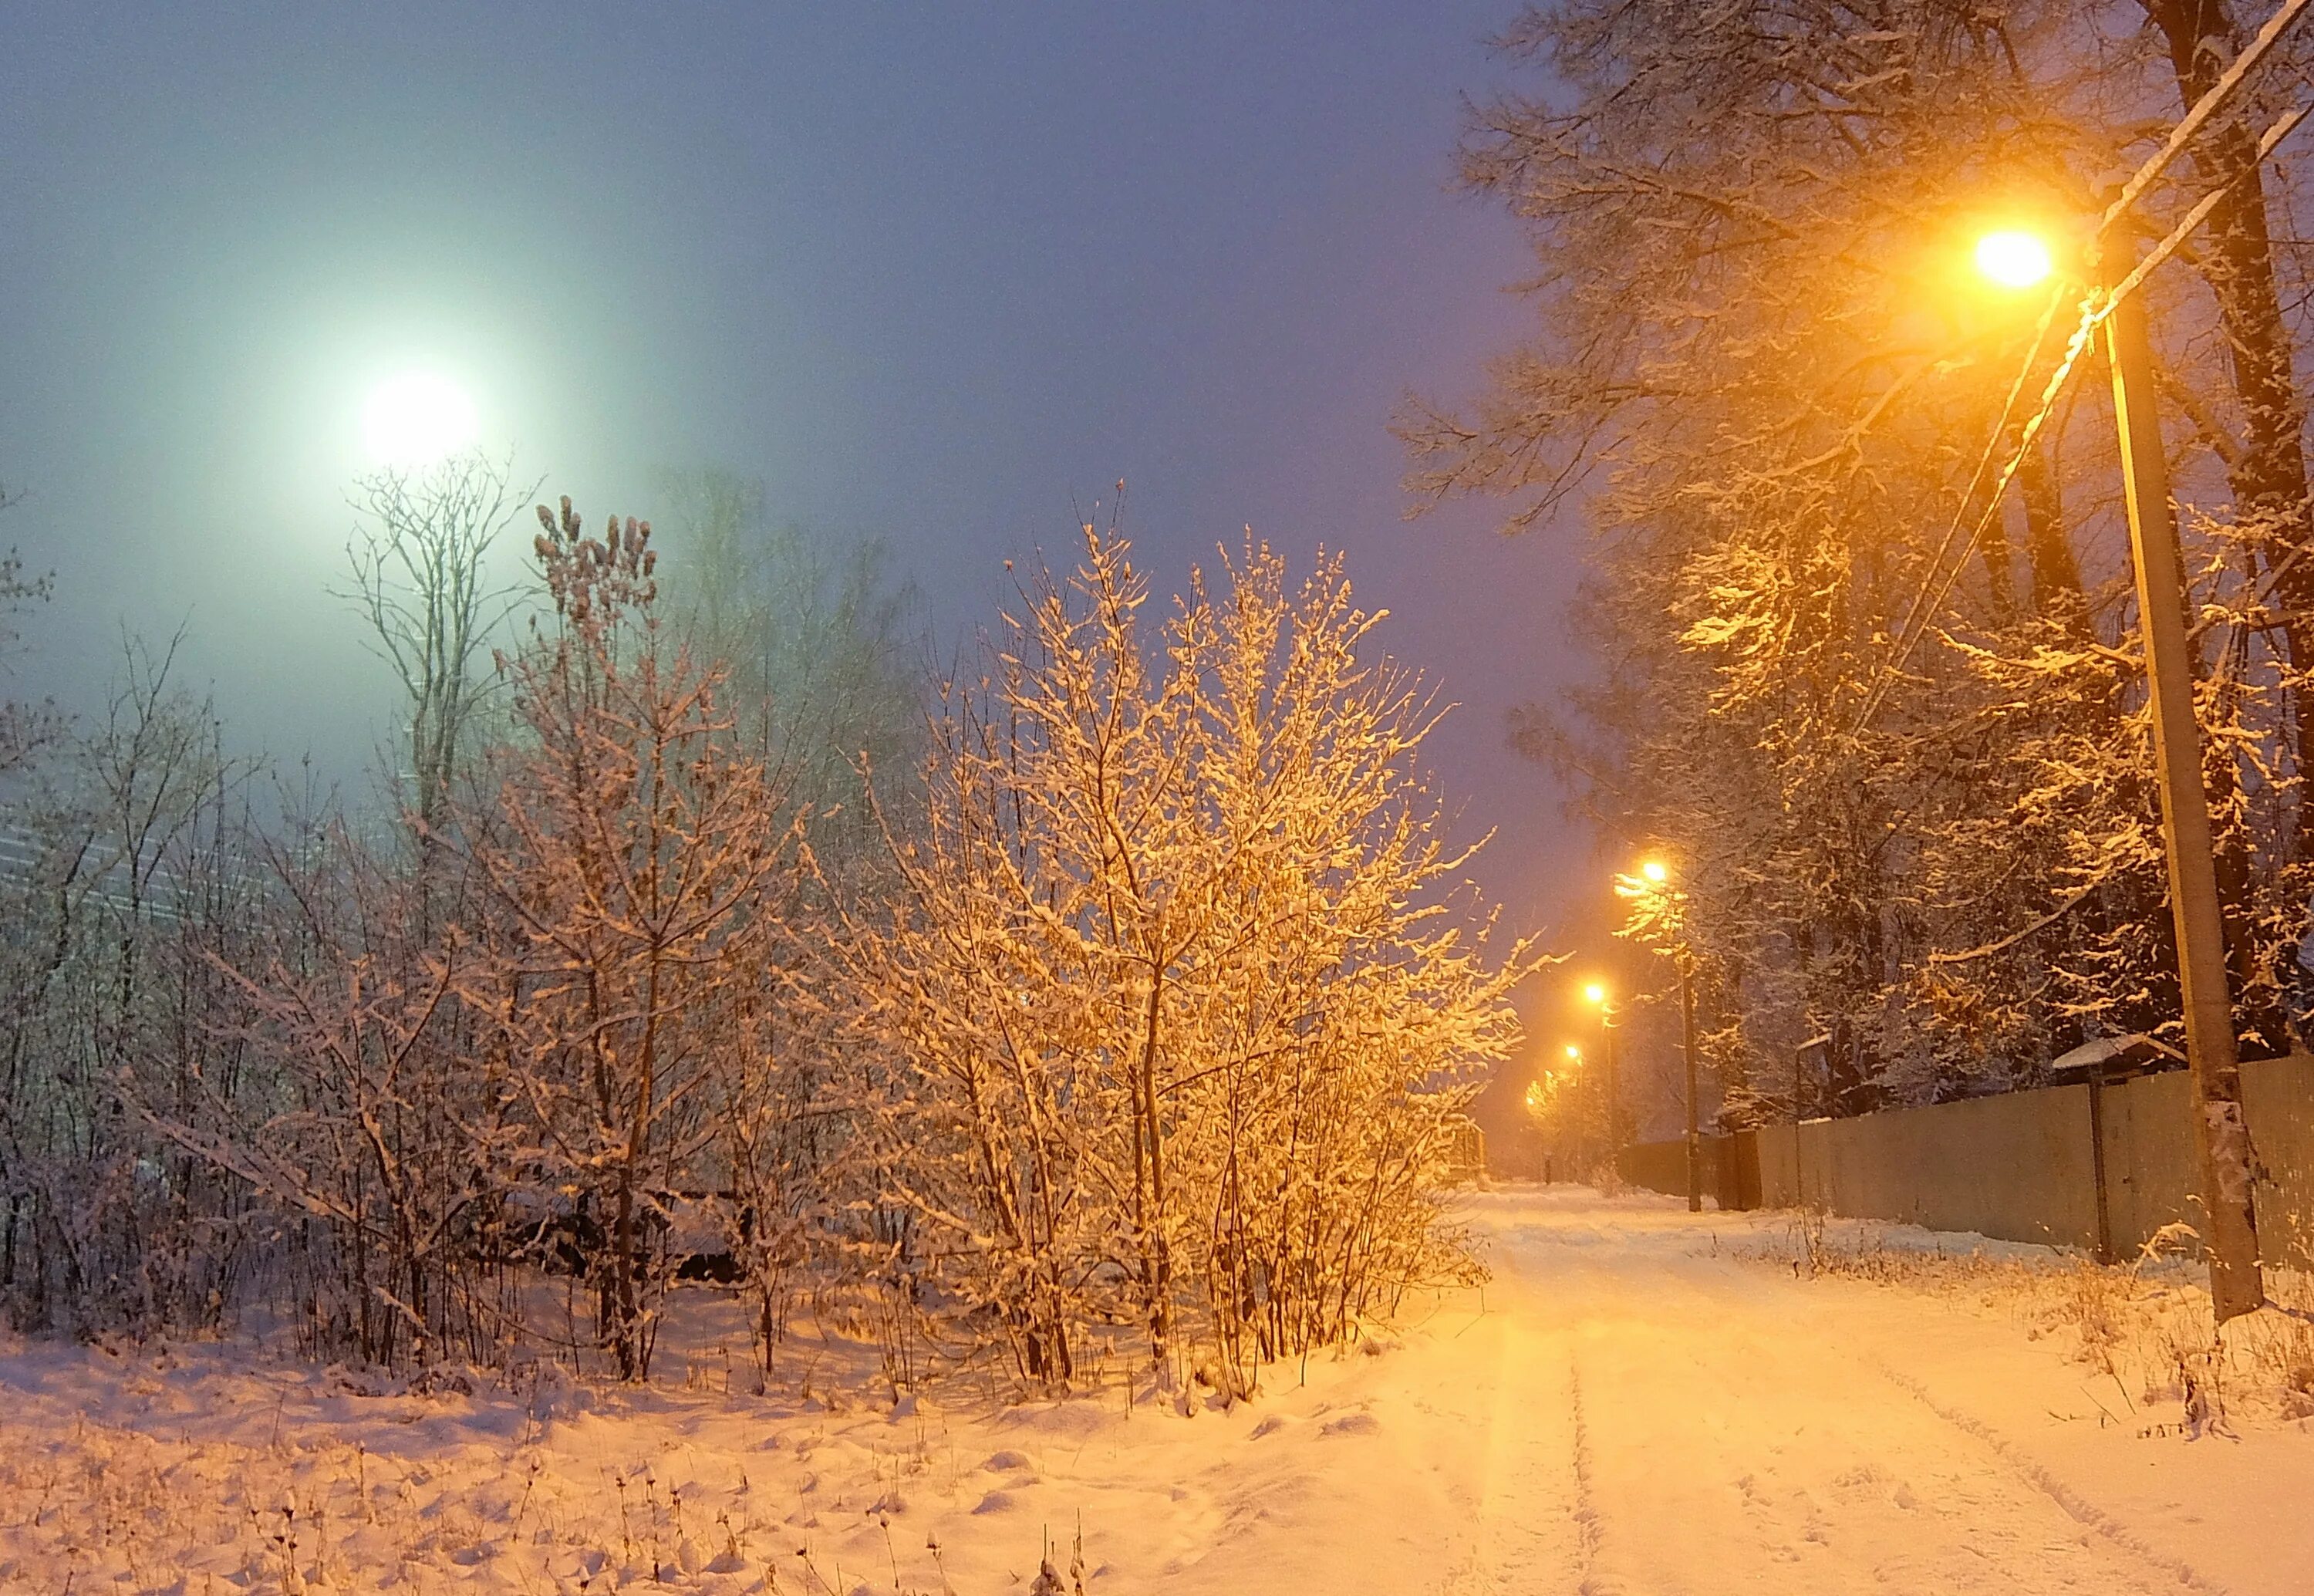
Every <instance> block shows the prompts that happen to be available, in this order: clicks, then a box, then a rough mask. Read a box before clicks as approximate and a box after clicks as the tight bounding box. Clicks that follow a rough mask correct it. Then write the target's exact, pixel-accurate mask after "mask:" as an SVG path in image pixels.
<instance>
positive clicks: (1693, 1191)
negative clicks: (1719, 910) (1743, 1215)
mask: <svg viewBox="0 0 2314 1596" xmlns="http://www.w3.org/2000/svg"><path fill="white" fill-rule="evenodd" d="M1615 894H1616V895H1617V896H1619V897H1622V898H1630V899H1638V900H1639V902H1640V907H1641V908H1642V910H1643V911H1644V912H1645V913H1646V915H1647V921H1646V923H1647V929H1648V930H1649V931H1651V932H1652V933H1653V934H1654V935H1653V938H1652V939H1653V940H1654V941H1655V942H1656V946H1657V948H1658V950H1659V951H1661V952H1663V953H1664V954H1665V957H1668V958H1669V959H1670V960H1671V962H1672V967H1673V968H1674V969H1675V970H1677V971H1678V972H1679V1027H1680V1049H1681V1053H1682V1054H1683V1057H1684V1060H1685V1063H1686V1065H1687V1211H1688V1212H1690V1213H1700V1212H1703V1132H1702V1128H1701V1123H1700V1119H1699V1118H1698V1114H1697V1108H1696V1060H1695V959H1694V957H1693V956H1692V955H1691V954H1690V953H1689V951H1688V948H1687V937H1686V933H1685V929H1684V926H1683V920H1684V916H1683V914H1682V913H1681V912H1680V903H1679V899H1678V895H1676V894H1675V893H1674V891H1673V890H1672V889H1671V867H1670V866H1669V865H1666V864H1665V863H1664V861H1663V860H1659V859H1650V860H1642V861H1641V862H1640V865H1639V873H1638V876H1636V877H1631V876H1619V877H1616V878H1615ZM1665 933H1670V939H1669V940H1668V942H1667V943H1666V942H1665V940H1664V937H1665Z"/></svg>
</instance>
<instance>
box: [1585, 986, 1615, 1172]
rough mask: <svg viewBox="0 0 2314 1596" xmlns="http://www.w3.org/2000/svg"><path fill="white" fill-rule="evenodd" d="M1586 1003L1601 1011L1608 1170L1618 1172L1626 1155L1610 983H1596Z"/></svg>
mask: <svg viewBox="0 0 2314 1596" xmlns="http://www.w3.org/2000/svg"><path fill="white" fill-rule="evenodd" d="M1583 1001H1585V1002H1586V1003H1588V1004H1590V1005H1591V1006H1592V1007H1593V1008H1594V1009H1596V1010H1599V1037H1600V1041H1601V1044H1602V1045H1603V1046H1604V1047H1605V1048H1606V1050H1607V1076H1606V1080H1605V1083H1604V1084H1605V1087H1606V1093H1607V1167H1608V1168H1611V1169H1614V1168H1617V1163H1616V1160H1617V1159H1618V1157H1619V1156H1620V1155H1621V1152H1622V1151H1623V1141H1622V1127H1621V1124H1618V1123H1617V1121H1618V1119H1619V1118H1620V1116H1621V1115H1620V1111H1621V1107H1622V1096H1623V1093H1622V1073H1621V1060H1620V1059H1619V1058H1618V1057H1617V1056H1616V1051H1617V1050H1616V1047H1615V1018H1614V1017H1615V1006H1614V1004H1613V1003H1612V1002H1611V1001H1609V1000H1608V992H1607V987H1606V983H1604V982H1599V981H1593V982H1590V983H1586V984H1585V986H1584V988H1583Z"/></svg>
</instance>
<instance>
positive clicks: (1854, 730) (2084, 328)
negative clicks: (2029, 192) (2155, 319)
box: [1847, 0, 2314, 738]
mask: <svg viewBox="0 0 2314 1596" xmlns="http://www.w3.org/2000/svg"><path fill="white" fill-rule="evenodd" d="M2310 7H2314V0H2283V4H2282V5H2281V6H2280V7H2279V8H2277V9H2276V10H2275V12H2274V14H2273V15H2272V16H2271V17H2268V18H2267V19H2266V22H2265V26H2264V27H2263V28H2261V29H2259V30H2258V32H2257V37H2256V38H2255V39H2253V40H2251V41H2250V42H2249V44H2248V45H2247V46H2246V47H2244V48H2243V49H2242V52H2241V53H2240V54H2239V55H2238V56H2236V57H2234V59H2233V61H2232V62H2231V63H2230V65H2229V66H2227V67H2226V70H2225V71H2224V72H2223V73H2222V74H2221V75H2220V76H2219V78H2218V81H2217V82H2216V83H2214V84H2211V85H2210V88H2209V91H2208V92H2207V93H2204V95H2203V96H2202V97H2201V98H2200V99H2199V100H2197V101H2195V102H2194V104H2193V106H2192V107H2191V108H2190V109H2189V110H2187V111H2186V115H2185V116H2184V117H2183V118H2182V119H2180V120H2179V121H2178V123H2177V126H2176V127H2175V128H2171V129H2170V130H2169V135H2168V137H2167V138H2165V139H2164V140H2163V141H2162V143H2161V147H2160V148H2159V149H2157V150H2156V151H2154V153H2153V154H2151V156H2149V157H2147V159H2146V160H2145V161H2144V163H2142V164H2141V165H2140V166H2139V167H2138V169H2137V170H2136V171H2135V172H2133V173H2131V175H2130V177H2129V179H2128V181H2125V182H2124V183H2123V184H2122V186H2121V189H2120V190H2119V192H2118V193H2116V194H2115V197H2114V199H2113V202H2112V203H2111V204H2110V205H2108V206H2107V207H2106V210H2105V214H2104V215H2103V216H2101V217H2100V218H2099V219H2098V225H2097V227H2096V229H2095V230H2094V231H2093V232H2092V233H2091V234H2090V247H2091V248H2092V249H2094V248H2096V247H2097V245H2098V243H2099V242H2100V241H2102V240H2103V239H2104V237H2105V236H2106V234H2107V233H2109V232H2110V231H2111V230H2112V229H2113V227H2114V226H2115V224H2116V223H2118V222H2119V221H2120V219H2121V218H2122V217H2123V216H2124V215H2126V214H2127V213H2128V211H2129V210H2130V208H2131V207H2133V206H2134V205H2135V204H2136V203H2137V201H2138V200H2139V199H2141V198H2143V197H2144V195H2145V193H2146V191H2147V190H2149V189H2151V187H2152V185H2153V183H2154V182H2155V181H2157V180H2158V179H2159V177H2160V175H2161V173H2162V172H2165V171H2167V170H2168V167H2169V166H2170V164H2171V163H2173V162H2175V161H2176V160H2177V156H2178V155H2179V154H2182V153H2184V151H2185V150H2186V148H2187V147H2188V145H2191V143H2192V141H2193V139H2194V137H2195V135H2196V134H2198V133H2200V132H2201V131H2202V129H2203V128H2206V127H2207V126H2208V125H2209V124H2210V122H2211V120H2212V119H2213V118H2214V117H2215V116H2216V115H2217V113H2218V112H2219V111H2220V110H2223V109H2224V107H2225V104H2226V102H2227V101H2229V100H2230V99H2231V98H2232V97H2233V95H2234V94H2235V93H2238V92H2239V90H2240V88H2241V86H2242V84H2245V83H2246V82H2248V78H2249V75H2250V73H2251V72H2252V71H2253V70H2255V69H2256V67H2257V66H2258V64H2259V63H2260V62H2261V61H2262V60H2264V59H2265V56H2266V54H2267V53H2268V52H2269V51H2271V50H2272V49H2273V48H2274V46H2275V45H2276V44H2277V43H2279V42H2280V40H2281V39H2282V37H2283V34H2285V33H2286V32H2288V31H2289V30H2290V29H2291V28H2292V27H2293V26H2295V25H2296V23H2297V22H2299V20H2300V19H2301V17H2302V16H2304V14H2305V13H2306V12H2307V11H2308V9H2309V8H2310ZM2309 110H2310V108H2308V107H2305V106H2301V107H2299V108H2298V109H2296V110H2291V111H2287V112H2284V113H2283V115H2282V116H2280V117H2278V118H2276V119H2275V120H2274V124H2273V125H2272V126H2271V127H2269V128H2267V129H2266V130H2265V133H2264V134H2263V135H2262V136H2261V137H2259V139H2258V142H2257V154H2255V156H2254V157H2253V158H2252V160H2251V161H2250V163H2249V164H2248V167H2247V168H2246V169H2245V171H2244V172H2242V173H2238V174H2236V176H2235V177H2234V178H2233V179H2231V180H2230V181H2227V182H2225V183H2221V184H2220V185H2219V186H2218V187H2217V188H2215V189H2213V190H2211V191H2210V192H2209V193H2207V194H2205V195H2204V196H2203V197H2202V198H2201V199H2199V200H2198V201H2196V202H2195V205H2194V206H2193V207H2192V208H2191V209H2189V210H2188V211H2187V212H2186V215H2185V216H2184V217H2182V218H2181V219H2180V220H2179V221H2178V223H2177V225H2176V226H2175V227H2173V228H2171V229H2170V231H2169V232H2168V234H2167V235H2166V236H2164V237H2163V238H2162V240H2161V242H2159V243H2158V244H2156V245H2155V246H2154V247H2153V249H2152V250H2151V251H2149V252H2148V253H2147V254H2146V256H2145V258H2144V259H2143V260H2140V261H2138V262H2137V263H2136V264H2135V265H2134V266H2133V267H2132V268H2131V269H2130V270H2129V272H2128V273H2127V275H2125V276H2124V277H2123V278H2121V279H2120V280H2119V281H2118V282H2116V283H2115V284H2114V285H2113V287H2111V289H2109V290H2107V291H2106V292H2105V293H2103V294H2099V293H2098V292H2096V291H2094V290H2093V291H2092V292H2091V293H2089V295H2085V296H2084V297H2083V299H2082V301H2081V317H2080V325H2079V326H2077V327H2076V328H2075V329H2074V331H2073V336H2072V339H2071V341H2070V342H2069V344H2068V346H2067V348H2066V351H2065V357H2064V358H2063V359H2062V361H2061V362H2059V364H2058V366H2057V369H2056V370H2055V371H2054V372H2053V373H2052V374H2051V375H2050V378H2049V382H2048V384H2047V385H2046V387H2045V388H2044V390H2043V392H2042V396H2041V403H2040V406H2039V408H2038V409H2037V410H2036V411H2035V413H2034V415H2033V417H2032V419H2030V420H2028V421H2027V423H2026V424H2025V427H2024V428H2023V429H2022V430H2021V432H2020V433H2019V435H2018V444H2017V447H2016V449H2015V450H2014V451H2013V452H2011V454H2010V455H2009V460H2008V463H2006V464H2004V465H2003V466H2002V467H2001V470H2000V480H1999V481H1997V482H1996V483H1995V484H1994V486H1993V490H1992V495H1991V497H1990V498H1989V499H1988V501H1987V503H1986V505H1985V507H1984V511H1983V514H1982V515H1981V516H1978V518H1977V522H1976V525H1975V526H1974V528H1972V529H1971V533H1970V537H1969V546H1970V547H1974V546H1975V545H1976V544H1977V543H1978V542H1980V541H1981V540H1982V539H1983V535H1984V533H1985V529H1986V528H1988V527H1989V526H1991V525H1992V521H1993V518H1994V517H1995V516H1998V515H2000V511H2001V505H2002V500H2003V498H2004V497H2005V496H2006V494H2007V492H2008V488H2009V482H2010V481H2011V480H2013V479H2014V477H2015V475H2016V473H2017V472H2018V470H2019V469H2020V468H2021V467H2022V466H2023V464H2024V462H2025V459H2026V456H2027V452H2028V451H2030V450H2031V448H2032V447H2033V445H2034V444H2035V442H2036V440H2037V439H2038V437H2039V436H2040V431H2041V428H2042V427H2043V426H2044V425H2045V423H2046V422H2047V420H2048V419H2049V417H2050V415H2051V414H2052V413H2053V411H2054V410H2055V408H2056V403H2057V401H2058V399H2059V398H2060V397H2061V396H2062V392H2063V390H2064V386H2065V384H2066V383H2068V382H2069V381H2070V380H2071V377H2072V374H2073V371H2074V369H2075V367H2076V366H2078V365H2079V363H2080V355H2081V352H2082V351H2083V350H2084V349H2086V348H2088V346H2089V338H2090V335H2091V334H2093V333H2094V332H2095V331H2096V330H2097V329H2098V327H2099V326H2100V325H2102V324H2103V322H2105V319H2106V317H2107V316H2109V315H2111V314H2112V313H2113V310H2114V307H2115V305H2117V304H2120V303H2121V302H2122V301H2123V300H2124V299H2125V298H2127V297H2128V296H2129V295H2132V294H2133V293H2135V292H2136V291H2137V289H2138V288H2139V287H2142V285H2143V283H2144V282H2145V280H2146V278H2148V277H2150V276H2151V274H2152V272H2153V270H2154V269H2156V268H2157V267H2159V266H2160V265H2161V263H2162V262H2163V261H2165V260H2168V259H2169V258H2170V256H2172V255H2173V254H2175V253H2176V252H2177V251H2178V249H2180V248H2181V247H2182V246H2183V245H2184V244H2185V242H2186V239H2188V238H2190V237H2191V236H2192V235H2193V234H2194V232H2195V229H2197V228H2198V227H2200V226H2201V225H2202V224H2203V223H2204V221H2206V220H2208V219H2209V216H2210V213H2211V212H2212V210H2214V209H2215V208H2216V207H2217V205H2218V202H2219V201H2220V200H2221V198H2223V197H2224V196H2225V194H2226V192H2227V190H2229V189H2230V188H2231V187H2232V186H2233V183H2235V182H2238V181H2240V179H2241V177H2242V176H2244V175H2247V173H2248V172H2255V171H2257V169H2258V168H2259V167H2260V166H2261V165H2263V164H2264V163H2265V161H2266V159H2267V158H2268V157H2269V156H2270V155H2272V154H2273V153H2274V149H2275V148H2276V147H2277V146H2278V145H2280V144H2281V143H2282V141H2283V139H2285V138H2287V137H2290V135H2291V134H2292V132H2294V131H2295V130H2296V129H2297V128H2298V125H2299V124H2300V123H2301V122H2302V121H2304V120H2305V119H2306V117H2307V115H2308V111H2309ZM2061 297H2062V289H2061V290H2060V291H2059V292H2058V294H2055V295H2052V296H2051V299H2050V304H2049V306H2048V308H2047V309H2046V310H2045V311H2044V312H2043V313H2042V318H2041V322H2040V325H2039V326H2038V328H2037V329H2036V331H2035V333H2034V339H2033V344H2032V347H2031V348H2029V349H2028V350H2027V352H2026V357H2025V364H2024V366H2023V367H2022V368H2021V369H2020V370H2019V371H2018V375H2017V380H2016V382H2015V383H2013V384H2010V386H2009V399H2008V401H2007V402H2006V403H2004V404H2003V405H2002V407H2001V411H2000V419H1999V420H1998V421H1996V422H1995V423H1994V426H1993V428H1992V436H1990V437H1988V438H1987V439H1986V440H1985V446H1984V449H1983V452H1982V453H1981V454H1979V456H1978V458H1977V463H1976V468H1975V470H1974V471H1973V472H1971V473H1970V475H1969V480H1968V485H1967V487H1966V488H1965V489H1963V491H1962V494H1961V499H1960V504H1959V506H1958V507H1956V509H1955V511H1954V514H1953V520H1952V524H1951V525H1949V526H1948V527H1947V529H1946V533H1945V536H1944V539H1943V541H1942V542H1940V543H1939V545H1938V548H1937V551H1936V553H1935V554H1934V555H1933V556H1932V557H1931V558H1930V561H1929V568H1928V570H1927V573H1926V574H1925V576H1924V577H1923V578H1922V580H1921V586H1920V588H1919V589H1918V590H1917V591H1916V592H1915V594H1914V595H1913V600H1912V604H1911V605H1910V606H1908V607H1907V609H1906V611H1905V615H1904V620H1903V623H1902V624H1901V625H1900V626H1899V627H1898V628H1897V635H1896V639H1895V647H1894V650H1893V651H1892V652H1891V653H1890V655H1889V656H1888V657H1887V658H1886V659H1885V660H1884V661H1883V662H1882V663H1881V664H1880V665H1879V666H1877V667H1876V668H1875V670H1874V672H1873V676H1872V682H1871V685H1870V688H1869V691H1868V692H1867V694H1866V697H1865V701H1864V703H1863V706H1862V707H1861V708H1860V709H1859V710H1858V712H1857V715H1856V718H1855V719H1854V721H1853V722H1852V723H1851V724H1850V727H1849V728H1848V733H1847V735H1848V736H1850V737H1851V738H1852V737H1855V736H1859V735H1860V734H1861V733H1862V732H1863V730H1864V728H1865V727H1867V726H1868V725H1869V724H1870V722H1871V719H1872V716H1873V713H1874V711H1875V710H1877V709H1878V708H1879V705H1880V702H1881V701H1882V699H1883V698H1884V697H1886V692H1887V688H1888V684H1889V683H1890V682H1891V681H1893V680H1894V677H1895V675H1896V674H1897V673H1898V672H1900V671H1901V670H1903V667H1904V665H1905V663H1906V662H1907V661H1909V660H1910V659H1911V658H1912V650H1913V649H1914V648H1917V647H1918V646H1919V643H1920V640H1921V638H1922V637H1923V636H1925V635H1927V630H1928V628H1927V624H1926V619H1925V618H1926V617H1927V616H1928V615H1930V614H1934V613H1939V611H1940V610H1941V609H1942V607H1943V605H1944V602H1945V600H1946V598H1947V597H1948V596H1949V595H1951V592H1952V589H1953V586H1954V585H1955V584H1956V583H1957V582H1958V581H1959V580H1960V574H1961V572H1962V571H1963V570H1964V569H1966V566H1967V561H1966V560H1965V558H1964V559H1963V560H1960V561H1958V562H1956V563H1955V564H1954V566H1953V567H1952V569H1951V570H1950V571H1949V572H1946V571H1945V570H1944V564H1945V560H1947V557H1948V556H1949V555H1950V554H1951V552H1952V550H1953V546H1954V542H1955V539H1956V535H1957V533H1958V532H1959V530H1960V525H1961V522H1962V521H1963V519H1964V518H1965V516H1967V513H1968V505H1969V503H1970V501H1971V500H1972V499H1973V498H1974V497H1975V493H1976V486H1977V484H1978V483H1979V482H1980V481H1983V476H1984V468H1985V467H1986V465H1988V464H1989V463H1991V462H1992V456H1993V454H1994V452H1995V451H1996V450H1997V449H1998V448H1999V447H2000V439H2001V437H2002V436H2003V435H2004V434H2005V433H2006V431H2007V429H2008V425H2009V416H2010V415H2011V413H2012V412H2013V410H2014V409H2015V406H2016V402H2017V395H2018V392H2021V391H2022V389H2023V386H2024V384H2025V382H2026V381H2027V378H2028V377H2029V375H2031V372H2032V368H2033V366H2034V363H2035V362H2036V361H2037V360H2038V359H2039V357H2040V352H2041V346H2042V343H2043V340H2044V339H2045V338H2046V337H2047V335H2048V329H2049V324H2050V322H2051V320H2052V318H2053V316H2054V314H2055V310H2056V304H2057V302H2058V300H2059V298H2061ZM1932 590H1933V593H1934V596H1933V598H1931V597H1930V594H1931V591H1932ZM1916 625H1917V627H1918V630H1915V627H1916Z"/></svg>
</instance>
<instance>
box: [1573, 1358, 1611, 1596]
mask: <svg viewBox="0 0 2314 1596" xmlns="http://www.w3.org/2000/svg"><path fill="white" fill-rule="evenodd" d="M1567 1411H1568V1418H1569V1420H1570V1421H1571V1423H1572V1425H1573V1430H1574V1442H1575V1444H1574V1453H1575V1459H1574V1460H1575V1502H1574V1516H1575V1545H1576V1552H1577V1563H1576V1567H1575V1589H1576V1591H1577V1596H1615V1592H1616V1590H1617V1587H1616V1586H1615V1585H1614V1584H1613V1583H1612V1582H1608V1583H1603V1582H1602V1581H1601V1579H1600V1577H1599V1542H1600V1539H1601V1538H1602V1525H1601V1523H1600V1518H1599V1491H1598V1480H1597V1467H1596V1463H1595V1461H1594V1459H1593V1457H1592V1455H1591V1425H1590V1421H1589V1419H1588V1418H1587V1417H1586V1416H1585V1414H1584V1412H1583V1365H1582V1363H1581V1362H1580V1361H1579V1360H1577V1357H1576V1355H1575V1351H1574V1349H1573V1348H1572V1347H1569V1348H1568V1354H1567Z"/></svg>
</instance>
